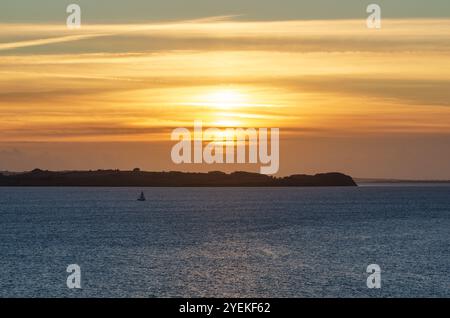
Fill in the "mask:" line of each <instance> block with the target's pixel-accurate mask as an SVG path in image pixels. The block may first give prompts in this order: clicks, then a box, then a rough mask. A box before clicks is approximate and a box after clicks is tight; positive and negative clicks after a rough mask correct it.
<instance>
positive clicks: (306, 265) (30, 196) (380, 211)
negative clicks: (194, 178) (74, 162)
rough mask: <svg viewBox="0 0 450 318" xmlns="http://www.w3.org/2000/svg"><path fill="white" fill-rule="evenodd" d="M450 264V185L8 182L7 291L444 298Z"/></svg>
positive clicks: (3, 231)
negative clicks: (72, 275)
mask: <svg viewBox="0 0 450 318" xmlns="http://www.w3.org/2000/svg"><path fill="white" fill-rule="evenodd" d="M141 190H144V192H145V194H146V197H147V201H146V202H138V201H136V198H137V196H138V195H139V193H140V191H141ZM73 263H75V264H79V265H80V266H81V271H82V282H81V284H82V289H81V290H69V289H68V288H67V286H66V278H67V275H69V274H68V273H66V267H67V265H69V264H73ZM372 263H375V264H378V265H379V266H380V267H381V270H382V273H381V279H382V288H381V289H377V290H375V289H368V288H367V286H366V279H367V276H368V274H367V273H366V267H367V266H368V265H369V264H372ZM449 265H450V187H449V186H430V185H429V186H415V187H404V186H395V187H389V186H373V187H358V188H147V189H137V188H0V296H1V297H18V296H21V297H22V296H23V297H37V296H39V297H176V296H182V297H203V296H206V297H266V296H267V297H400V296H406V297H418V296H424V297H432V296H445V297H449V296H450V266H449Z"/></svg>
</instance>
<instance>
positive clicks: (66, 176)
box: [0, 169, 357, 187]
mask: <svg viewBox="0 0 450 318" xmlns="http://www.w3.org/2000/svg"><path fill="white" fill-rule="evenodd" d="M0 186H91V187H321V186H322V187H324V186H357V185H356V183H355V182H354V181H353V179H352V177H350V176H347V175H345V174H342V173H338V172H332V173H320V174H316V175H304V174H296V175H291V176H288V177H280V178H277V177H272V176H267V175H263V174H259V173H250V172H241V171H238V172H233V173H230V174H227V173H224V172H220V171H213V172H208V173H191V172H178V171H170V172H145V171H140V170H139V169H135V170H133V171H120V170H97V171H59V172H56V171H43V170H40V169H35V170H33V171H30V172H23V173H14V174H0Z"/></svg>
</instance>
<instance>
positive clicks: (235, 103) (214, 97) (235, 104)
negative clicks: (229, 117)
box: [202, 89, 247, 110]
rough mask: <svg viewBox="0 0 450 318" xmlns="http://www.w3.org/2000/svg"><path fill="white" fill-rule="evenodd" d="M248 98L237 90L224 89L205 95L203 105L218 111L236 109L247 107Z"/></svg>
mask: <svg viewBox="0 0 450 318" xmlns="http://www.w3.org/2000/svg"><path fill="white" fill-rule="evenodd" d="M246 102H247V97H246V95H245V94H243V93H241V92H240V91H237V90H231V89H224V90H218V91H215V92H211V93H209V94H205V95H204V96H203V97H202V103H203V104H204V105H207V106H209V107H213V108H217V109H224V110H229V109H236V108H241V107H243V106H245V104H246Z"/></svg>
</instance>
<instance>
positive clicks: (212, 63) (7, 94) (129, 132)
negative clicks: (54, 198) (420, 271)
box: [0, 0, 450, 179]
mask: <svg viewBox="0 0 450 318" xmlns="http://www.w3.org/2000/svg"><path fill="white" fill-rule="evenodd" d="M73 2H74V1H73ZM372 2H374V1H356V0H355V1H352V0H348V1H331V0H328V1H325V0H320V1H298V0H296V1H289V0H283V1H276V2H275V1H263V0H259V1H253V0H247V1H242V0H241V1H234V0H233V1H222V2H219V1H211V0H208V1H200V0H192V1H173V0H172V1H150V2H149V1H137V0H134V1H127V2H123V1H112V0H109V1H95V2H93V1H77V2H76V3H78V4H79V5H80V6H81V10H82V27H81V29H77V30H69V29H67V28H66V25H65V20H66V18H67V15H68V14H67V13H66V12H65V8H66V6H67V5H68V4H70V3H72V2H70V1H50V0H47V1H44V0H43V1H39V3H36V2H30V1H23V0H15V1H9V0H6V1H2V2H1V3H0V75H1V76H0V127H1V128H0V171H2V170H10V171H23V170H30V169H33V168H41V169H51V170H72V169H99V168H114V169H115V168H118V169H132V168H134V167H140V168H141V169H145V170H183V171H208V170H216V169H220V170H225V171H234V170H240V169H245V170H249V171H258V170H259V166H254V165H245V166H237V165H215V166H209V165H181V166H180V165H175V164H173V163H172V161H171V159H170V150H171V147H172V146H173V144H174V143H173V142H172V141H170V133H171V131H172V130H173V129H174V128H177V127H191V126H192V125H193V122H194V120H202V121H203V122H204V124H205V125H207V126H210V127H223V128H225V127H267V128H270V127H277V128H280V131H281V141H280V151H281V157H280V171H279V175H288V174H294V173H317V172H326V171H340V172H344V173H348V174H350V175H352V176H354V177H371V178H402V179H450V165H449V162H450V147H449V145H450V90H449V89H448V88H449V87H450V85H449V84H450V54H449V53H450V2H449V1H447V0H446V1H439V0H435V1H432V2H431V3H432V4H430V1H428V2H427V1H419V0H408V1H406V0H405V1H403V0H398V1H378V2H376V3H378V4H379V5H380V6H381V8H382V28H381V29H379V30H374V29H368V28H367V27H366V18H367V16H368V14H367V13H366V10H365V8H366V6H367V4H369V3H372Z"/></svg>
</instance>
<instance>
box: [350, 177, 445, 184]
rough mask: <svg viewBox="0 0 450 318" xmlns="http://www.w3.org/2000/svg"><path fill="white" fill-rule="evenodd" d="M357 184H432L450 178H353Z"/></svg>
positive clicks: (443, 181)
mask: <svg viewBox="0 0 450 318" xmlns="http://www.w3.org/2000/svg"><path fill="white" fill-rule="evenodd" d="M354 180H355V182H356V183H357V184H377V183H380V184H381V183H384V184H407V183H408V184H434V183H443V184H444V183H449V184H450V180H403V179H376V178H374V179H371V178H354Z"/></svg>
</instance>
